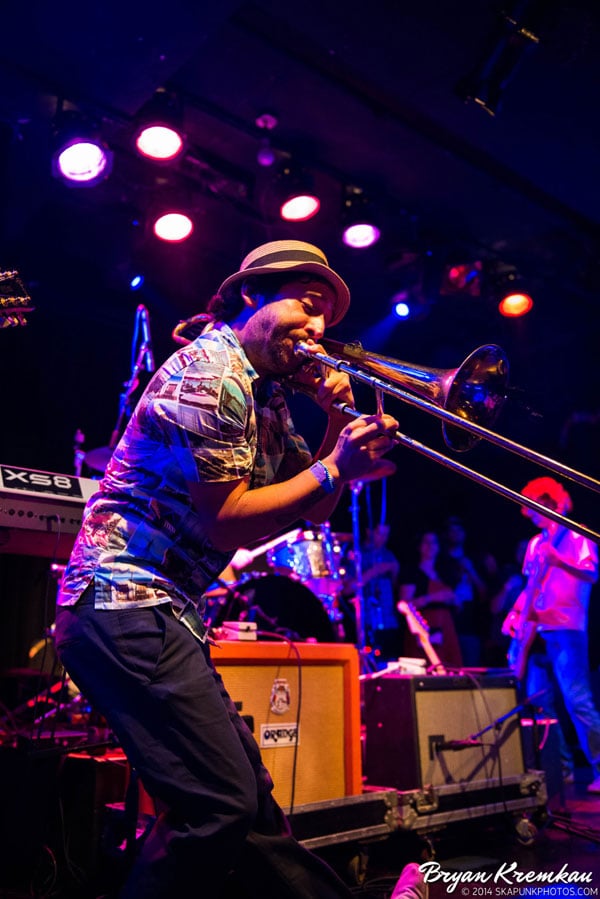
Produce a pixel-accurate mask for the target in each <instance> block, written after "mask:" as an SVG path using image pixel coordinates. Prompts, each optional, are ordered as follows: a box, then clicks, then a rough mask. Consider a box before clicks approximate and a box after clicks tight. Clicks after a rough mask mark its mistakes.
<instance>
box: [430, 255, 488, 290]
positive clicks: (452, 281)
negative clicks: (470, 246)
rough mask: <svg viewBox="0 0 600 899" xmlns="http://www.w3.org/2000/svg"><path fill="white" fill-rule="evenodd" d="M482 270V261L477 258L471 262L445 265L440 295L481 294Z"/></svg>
mask: <svg viewBox="0 0 600 899" xmlns="http://www.w3.org/2000/svg"><path fill="white" fill-rule="evenodd" d="M482 272H483V263H482V262H481V261H480V260H478V259H476V260H474V261H472V262H455V263H453V264H451V265H447V266H445V268H444V271H443V273H442V283H441V285H440V295H441V296H451V295H453V294H463V295H464V296H470V297H478V296H481V281H482Z"/></svg>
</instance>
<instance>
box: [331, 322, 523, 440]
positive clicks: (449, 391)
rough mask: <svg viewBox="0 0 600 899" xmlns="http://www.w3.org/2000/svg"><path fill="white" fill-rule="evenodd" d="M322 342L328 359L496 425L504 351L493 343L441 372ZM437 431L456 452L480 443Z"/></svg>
mask: <svg viewBox="0 0 600 899" xmlns="http://www.w3.org/2000/svg"><path fill="white" fill-rule="evenodd" d="M321 342H322V344H323V346H324V348H325V349H326V351H327V352H328V353H330V354H331V355H332V356H335V357H336V358H339V359H342V360H343V361H346V362H349V363H351V364H353V365H355V366H356V367H357V368H358V369H360V370H362V371H366V372H371V373H372V374H375V375H377V376H378V377H379V378H381V379H382V380H385V381H388V382H390V383H392V384H395V385H396V386H400V387H402V388H403V389H405V390H407V391H409V392H410V393H413V394H416V395H417V396H420V397H422V398H424V399H427V400H429V401H431V402H433V403H435V404H436V405H437V406H441V407H442V408H443V409H446V410H447V411H448V412H451V413H453V414H454V415H457V416H458V417H459V418H462V419H463V420H464V421H469V422H474V423H475V424H478V425H481V426H482V427H485V428H487V427H490V426H491V425H492V424H493V423H494V422H495V421H496V419H497V417H498V415H499V414H500V410H501V409H502V406H503V405H504V401H505V400H506V393H507V389H508V369H509V366H508V360H507V358H506V355H505V354H504V351H503V350H502V349H501V348H500V347H499V346H496V345H494V344H489V345H486V346H481V347H478V349H476V350H473V352H472V353H471V354H470V355H469V356H467V358H466V359H465V361H464V362H463V363H462V365H460V366H459V367H458V368H454V369H442V368H424V367H418V368H417V367H416V366H414V365H411V364H410V363H408V362H401V361H400V360H398V359H393V358H391V357H390V356H380V355H379V354H378V353H370V352H368V351H367V350H365V349H363V347H362V346H361V344H360V343H339V342H338V341H335V340H329V339H326V338H325V339H323V340H322V341H321ZM442 429H443V433H444V440H445V441H446V444H447V445H448V446H449V447H450V449H453V450H456V451H458V452H464V451H465V450H469V449H471V447H472V446H473V445H474V444H475V443H477V441H478V440H480V439H481V438H480V437H479V436H477V435H476V434H471V433H469V432H468V431H465V430H463V429H462V428H460V427H458V426H456V425H451V424H446V422H444V423H443V425H442Z"/></svg>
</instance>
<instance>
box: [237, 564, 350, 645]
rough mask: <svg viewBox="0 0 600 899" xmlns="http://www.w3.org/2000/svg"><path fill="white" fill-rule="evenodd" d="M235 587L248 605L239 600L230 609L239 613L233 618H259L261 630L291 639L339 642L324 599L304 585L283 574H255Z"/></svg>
mask: <svg viewBox="0 0 600 899" xmlns="http://www.w3.org/2000/svg"><path fill="white" fill-rule="evenodd" d="M236 589H237V592H238V593H241V594H242V595H243V596H244V597H245V598H246V600H247V604H246V603H243V602H241V601H239V600H238V601H237V602H236V606H237V608H235V609H231V611H236V612H238V614H237V615H232V616H231V617H232V619H235V618H240V617H242V618H244V619H245V620H246V621H256V626H257V628H258V630H259V631H271V632H276V633H281V634H282V636H286V637H289V638H290V639H292V640H316V641H317V642H318V643H335V642H336V637H335V630H334V625H333V623H332V622H331V621H330V620H329V616H328V614H327V612H326V611H325V609H324V607H323V605H322V603H321V601H320V600H319V599H318V598H317V597H316V596H315V594H314V593H312V592H311V591H310V590H309V589H308V587H305V586H304V584H301V583H299V582H298V581H295V580H292V579H291V578H288V577H284V576H283V575H278V574H255V575H248V576H247V577H246V578H245V579H244V580H243V581H242V582H241V583H239V584H238V585H237V588H236ZM265 616H266V618H268V619H271V621H267V620H266V618H265Z"/></svg>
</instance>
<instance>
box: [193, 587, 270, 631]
mask: <svg viewBox="0 0 600 899" xmlns="http://www.w3.org/2000/svg"><path fill="white" fill-rule="evenodd" d="M254 577H256V575H254ZM249 580H250V578H248V577H247V576H243V577H242V578H240V580H238V581H234V582H233V583H228V582H227V581H224V580H222V578H217V579H216V581H214V583H215V584H218V585H219V586H218V587H214V588H213V589H209V590H208V591H207V592H206V593H205V594H204V598H205V599H206V600H208V602H207V608H209V607H210V600H216V603H213V605H216V608H215V613H216V614H215V615H214V616H213V615H207V616H206V623H207V624H208V626H209V628H215V627H219V626H220V625H222V623H223V622H224V621H230V620H236V619H237V620H239V621H256V623H259V622H261V623H263V624H264V625H266V626H267V627H269V628H273V629H275V628H277V626H278V622H277V619H276V618H271V617H270V616H269V615H267V614H266V613H265V612H264V611H263V610H262V609H261V608H260V606H259V605H258V603H255V602H254V594H251V595H250V596H246V594H245V593H243V592H241V591H240V590H238V587H239V586H240V585H242V584H245V583H247V582H248V581H249ZM236 607H237V609H236Z"/></svg>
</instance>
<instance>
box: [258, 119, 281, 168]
mask: <svg viewBox="0 0 600 899" xmlns="http://www.w3.org/2000/svg"><path fill="white" fill-rule="evenodd" d="M254 124H255V125H256V127H257V128H258V129H259V130H260V131H261V132H262V134H263V137H261V139H260V147H259V148H258V152H257V154H256V161H257V162H258V164H259V165H260V166H262V167H263V168H264V169H268V168H270V167H271V166H272V165H275V163H276V162H277V153H276V151H275V149H274V148H273V146H272V145H271V139H270V138H269V134H270V133H271V131H273V129H274V128H276V127H277V125H278V121H277V117H276V116H274V115H272V114H271V113H270V112H263V113H262V115H259V116H258V117H257V118H256V119H255V121H254Z"/></svg>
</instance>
